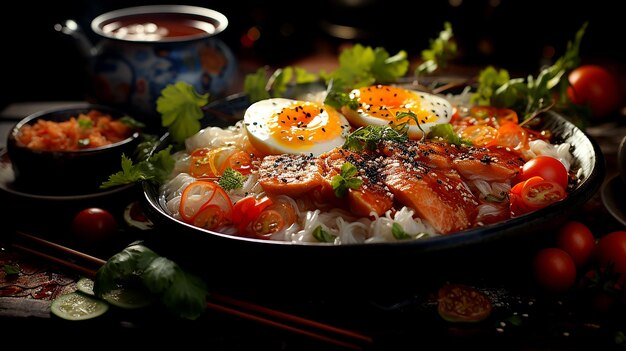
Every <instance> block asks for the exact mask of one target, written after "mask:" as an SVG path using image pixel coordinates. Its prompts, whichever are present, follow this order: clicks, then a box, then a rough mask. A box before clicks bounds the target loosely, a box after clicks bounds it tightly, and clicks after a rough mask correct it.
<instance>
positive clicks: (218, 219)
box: [192, 204, 224, 229]
mask: <svg viewBox="0 0 626 351" xmlns="http://www.w3.org/2000/svg"><path fill="white" fill-rule="evenodd" d="M223 221H224V212H223V211H222V209H221V208H220V207H219V206H217V205H211V204H206V205H205V206H203V207H202V208H201V209H200V211H198V213H197V214H196V215H195V216H194V217H193V219H192V224H193V225H195V226H196V227H200V228H205V229H215V228H217V227H218V226H219V225H220V224H221V223H222V222H223Z"/></svg>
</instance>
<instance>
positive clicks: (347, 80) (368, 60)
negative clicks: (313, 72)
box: [322, 44, 409, 91]
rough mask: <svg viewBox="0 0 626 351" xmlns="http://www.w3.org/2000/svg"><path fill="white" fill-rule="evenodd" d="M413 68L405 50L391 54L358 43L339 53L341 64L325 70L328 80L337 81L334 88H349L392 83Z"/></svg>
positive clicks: (381, 49) (338, 89)
mask: <svg viewBox="0 0 626 351" xmlns="http://www.w3.org/2000/svg"><path fill="white" fill-rule="evenodd" d="M408 69H409V61H408V60H407V54H406V52H405V51H399V52H398V53H397V54H396V55H394V56H389V53H388V52H387V50H385V49H384V48H382V47H377V48H376V49H373V48H372V47H370V46H367V47H365V46H363V45H361V44H356V45H354V46H353V47H352V48H349V49H346V50H344V51H342V52H341V54H340V55H339V68H337V69H336V70H335V71H333V72H331V73H329V74H322V77H323V78H324V79H325V80H326V82H327V83H328V82H330V81H332V82H333V85H335V88H334V90H337V91H346V90H349V89H353V88H359V87H363V86H367V85H372V84H374V83H376V82H378V83H391V82H394V81H396V80H397V79H398V78H400V77H402V76H404V75H405V74H406V72H407V70H408Z"/></svg>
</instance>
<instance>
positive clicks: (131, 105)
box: [56, 5, 237, 124]
mask: <svg viewBox="0 0 626 351" xmlns="http://www.w3.org/2000/svg"><path fill="white" fill-rule="evenodd" d="M227 26H228V19H227V18H226V16H224V15H223V14H221V13H219V12H217V11H214V10H211V9H207V8H202V7H196V6H185V5H154V6H139V7H131V8H125V9H120V10H115V11H111V12H107V13H105V14H102V15H100V16H98V17H96V18H95V19H93V21H92V22H91V29H92V30H93V32H94V33H95V35H96V36H97V37H98V38H99V39H100V40H99V42H98V43H96V44H95V45H92V44H91V42H90V41H89V39H87V37H86V36H85V35H84V33H82V32H81V31H80V29H79V28H78V25H76V23H75V22H74V21H71V20H68V21H66V23H65V24H64V25H57V27H56V29H57V30H59V31H61V32H63V33H66V34H69V35H72V36H73V37H74V38H75V39H76V41H77V44H78V45H79V47H80V49H81V51H82V52H83V53H84V54H85V55H86V56H87V57H88V59H89V64H88V70H89V73H90V75H91V78H92V79H91V82H92V83H93V84H92V87H91V90H92V91H91V94H92V95H93V98H94V99H95V100H96V102H98V103H102V104H108V105H113V106H117V107H119V108H123V109H124V110H126V111H129V112H132V113H133V114H134V115H135V118H138V119H143V120H144V121H147V122H152V121H154V120H153V118H154V117H155V116H157V112H156V99H157V98H158V97H159V95H160V94H161V90H162V89H163V88H165V86H166V85H168V84H173V83H175V82H177V81H185V82H187V83H189V84H191V85H192V86H193V87H194V88H195V89H196V91H197V92H199V93H210V94H213V95H219V94H221V93H223V92H224V91H225V90H226V89H227V88H228V87H229V86H230V84H231V83H232V82H233V80H234V79H235V76H236V74H237V64H236V62H235V57H234V55H233V53H232V51H231V50H230V49H229V48H228V47H227V46H226V45H225V44H224V42H222V41H221V40H220V39H219V38H218V37H217V35H218V34H219V33H221V32H222V31H224V29H225V28H226V27H227ZM154 122H155V124H156V121H154Z"/></svg>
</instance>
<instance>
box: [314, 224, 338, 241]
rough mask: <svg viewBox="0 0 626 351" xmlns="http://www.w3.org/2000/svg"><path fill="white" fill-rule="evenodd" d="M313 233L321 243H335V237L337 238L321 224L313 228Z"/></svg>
mask: <svg viewBox="0 0 626 351" xmlns="http://www.w3.org/2000/svg"><path fill="white" fill-rule="evenodd" d="M311 234H312V235H313V237H314V238H315V239H316V240H317V241H319V242H321V243H334V242H335V239H337V237H336V236H334V235H332V234H330V233H329V232H327V231H326V230H324V228H322V226H321V225H318V226H317V227H315V229H313V233H311Z"/></svg>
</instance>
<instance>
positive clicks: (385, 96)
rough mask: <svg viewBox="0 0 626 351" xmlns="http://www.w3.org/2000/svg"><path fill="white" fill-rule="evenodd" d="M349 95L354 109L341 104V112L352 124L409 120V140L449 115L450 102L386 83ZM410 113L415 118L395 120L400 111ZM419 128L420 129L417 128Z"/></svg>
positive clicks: (447, 119)
mask: <svg viewBox="0 0 626 351" xmlns="http://www.w3.org/2000/svg"><path fill="white" fill-rule="evenodd" d="M350 98H352V99H354V100H357V101H358V103H359V107H358V108H357V110H356V111H355V110H352V109H350V108H348V107H347V106H346V107H343V108H342V110H341V112H343V114H344V115H345V116H346V117H347V118H348V119H349V120H350V122H352V124H353V125H356V126H367V125H387V124H391V123H394V124H399V123H403V122H408V123H409V130H408V134H409V137H410V138H412V139H418V138H421V137H422V131H424V133H428V131H429V130H430V129H431V128H432V127H433V126H435V125H437V124H442V123H448V122H450V119H451V118H452V105H450V102H448V101H447V100H446V99H444V98H442V97H439V96H437V95H433V94H428V93H424V92H418V91H414V90H408V89H403V88H400V87H395V86H388V85H374V86H368V87H363V88H359V89H354V90H352V91H351V92H350ZM409 111H410V112H413V113H414V114H415V116H416V117H417V121H418V122H419V126H418V125H417V123H416V121H415V120H413V119H412V118H410V117H404V118H401V119H397V118H396V115H397V114H398V113H401V112H409ZM420 128H421V129H420Z"/></svg>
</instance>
